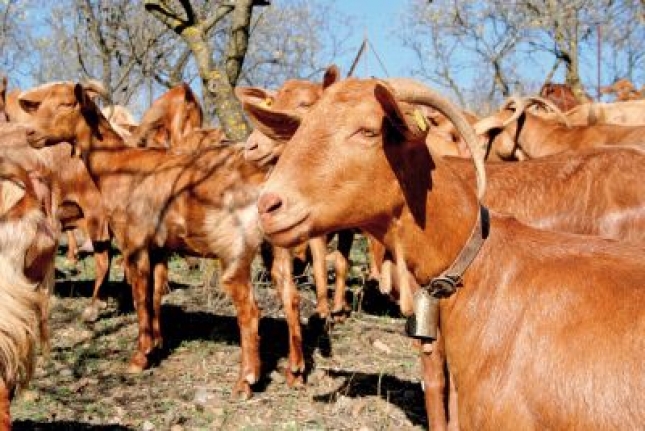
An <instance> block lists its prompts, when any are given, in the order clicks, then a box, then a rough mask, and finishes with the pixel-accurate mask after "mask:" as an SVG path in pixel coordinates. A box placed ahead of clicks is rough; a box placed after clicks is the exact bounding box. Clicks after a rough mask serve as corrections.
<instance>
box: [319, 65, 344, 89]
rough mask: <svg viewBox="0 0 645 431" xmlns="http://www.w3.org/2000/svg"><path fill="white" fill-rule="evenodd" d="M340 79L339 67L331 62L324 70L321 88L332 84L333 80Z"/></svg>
mask: <svg viewBox="0 0 645 431" xmlns="http://www.w3.org/2000/svg"><path fill="white" fill-rule="evenodd" d="M338 81H340V69H338V66H336V65H335V64H332V65H331V66H329V67H328V68H327V70H325V76H324V77H323V90H324V89H326V88H327V87H329V86H330V85H332V84H333V83H335V82H338Z"/></svg>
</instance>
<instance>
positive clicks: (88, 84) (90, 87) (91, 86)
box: [81, 79, 107, 100]
mask: <svg viewBox="0 0 645 431" xmlns="http://www.w3.org/2000/svg"><path fill="white" fill-rule="evenodd" d="M81 85H82V86H83V89H84V90H85V92H86V93H87V95H88V96H89V98H90V99H92V100H94V99H96V98H97V97H99V96H101V97H105V98H107V91H105V87H104V86H103V84H101V83H100V82H99V81H97V80H96V79H90V80H88V81H85V82H83V83H82V84H81Z"/></svg>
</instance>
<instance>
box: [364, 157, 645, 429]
mask: <svg viewBox="0 0 645 431" xmlns="http://www.w3.org/2000/svg"><path fill="white" fill-rule="evenodd" d="M446 162H447V163H448V165H449V166H450V167H451V168H452V169H453V170H454V171H455V172H456V173H457V174H458V175H459V176H460V177H461V178H462V179H464V180H465V181H466V182H467V183H470V184H472V183H473V172H472V170H471V169H468V166H467V164H468V163H469V162H467V161H466V160H461V159H458V158H448V159H446ZM644 169H645V152H643V151H642V150H640V149H635V148H623V147H619V146H616V147H610V148H590V149H587V150H583V151H580V152H569V153H560V154H557V155H553V156H547V157H544V158H541V159H536V160H528V161H526V162H524V163H521V164H518V163H489V164H487V165H486V176H487V193H486V196H485V198H484V201H483V202H484V204H485V205H486V206H487V207H488V208H490V209H491V210H494V211H497V212H499V213H505V214H509V215H512V216H514V217H516V218H517V219H518V220H519V221H521V222H523V223H526V224H528V225H530V226H533V227H537V228H540V229H548V230H553V231H560V232H570V233H577V234H586V235H598V236H602V237H605V238H611V239H617V240H621V241H623V242H627V243H633V244H635V245H640V246H642V245H645V187H640V186H633V184H634V181H635V179H636V178H639V177H640V175H641V173H642V172H643V170H644ZM527 197H530V199H527ZM384 256H385V249H384V248H383V247H382V245H381V244H380V243H377V244H376V251H375V260H376V262H377V264H379V265H380V264H381V262H382V261H383V258H384ZM385 263H386V264H390V265H391V262H389V261H386V262H385ZM391 271H392V272H393V273H394V274H396V273H397V271H396V270H394V269H392V270H391ZM393 284H394V286H395V287H396V286H397V284H398V282H397V280H394V281H393ZM443 352H444V350H443V346H442V345H441V340H438V341H437V343H436V344H435V346H434V348H433V351H432V356H431V357H426V356H425V355H424V356H422V359H423V360H424V363H423V373H424V383H425V393H426V395H427V396H433V398H429V399H427V404H428V406H427V407H428V412H429V413H432V414H434V415H435V417H433V418H431V421H434V423H436V421H437V419H436V417H437V415H438V416H439V417H440V418H441V415H442V414H443V411H442V409H443V396H442V392H440V393H439V394H435V393H432V392H431V389H430V388H440V390H441V391H443V389H444V387H445V384H446V383H445V381H444V380H445V379H444V377H443V372H444V368H445V362H444V359H443ZM450 395H451V397H450V399H451V400H452V399H453V398H454V394H452V393H451V394H450ZM431 402H432V403H434V405H431V404H430V403H431ZM453 409H454V407H453ZM451 413H452V415H451V417H454V413H455V411H454V410H453V411H452V412H451ZM439 420H440V421H443V419H439ZM434 428H436V425H435V427H433V429H434Z"/></svg>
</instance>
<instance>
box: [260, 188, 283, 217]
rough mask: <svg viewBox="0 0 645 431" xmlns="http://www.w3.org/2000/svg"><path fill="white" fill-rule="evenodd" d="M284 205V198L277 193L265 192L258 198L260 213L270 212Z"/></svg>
mask: <svg viewBox="0 0 645 431" xmlns="http://www.w3.org/2000/svg"><path fill="white" fill-rule="evenodd" d="M281 207H282V199H281V198H280V196H278V195H277V194H275V193H264V194H263V195H262V196H260V199H259V200H258V211H259V212H260V214H269V213H272V212H275V211H277V210H279V209H280V208H281Z"/></svg>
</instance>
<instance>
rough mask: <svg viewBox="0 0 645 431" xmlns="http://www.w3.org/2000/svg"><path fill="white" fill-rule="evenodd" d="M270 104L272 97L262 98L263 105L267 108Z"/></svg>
mask: <svg viewBox="0 0 645 431" xmlns="http://www.w3.org/2000/svg"><path fill="white" fill-rule="evenodd" d="M272 104H273V99H272V98H270V97H267V98H266V99H264V106H266V107H267V108H269V107H271V105H272Z"/></svg>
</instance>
